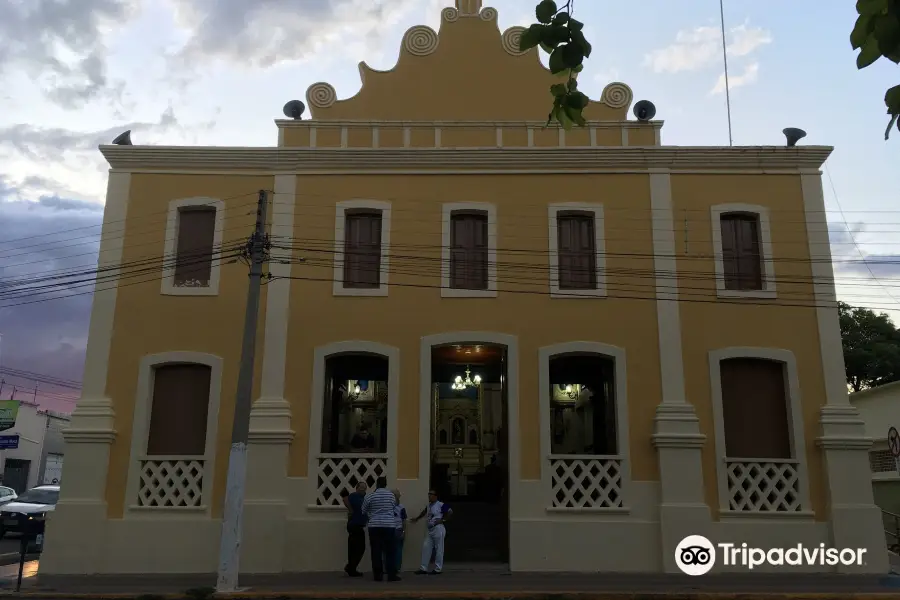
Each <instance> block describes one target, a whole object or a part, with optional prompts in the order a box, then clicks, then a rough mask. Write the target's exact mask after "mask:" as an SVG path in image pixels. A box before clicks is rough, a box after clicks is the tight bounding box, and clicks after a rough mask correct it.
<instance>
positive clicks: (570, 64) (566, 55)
mask: <svg viewBox="0 0 900 600" xmlns="http://www.w3.org/2000/svg"><path fill="white" fill-rule="evenodd" d="M559 49H560V50H561V51H562V57H563V62H565V64H566V68H568V69H574V68H575V67H577V66H578V65H580V64H582V62H584V52H583V51H582V49H581V47H580V46H578V45H577V44H564V45H562V46H560V47H559Z"/></svg>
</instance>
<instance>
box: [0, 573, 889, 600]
mask: <svg viewBox="0 0 900 600" xmlns="http://www.w3.org/2000/svg"><path fill="white" fill-rule="evenodd" d="M4 584H6V585H4V586H3V587H4V588H5V589H6V590H10V589H11V588H10V586H9V582H8V581H7V582H4ZM14 585H15V582H14V581H13V582H12V586H13V587H14ZM214 585H215V576H214V575H212V574H208V575H184V576H152V575H134V576H79V577H53V578H47V577H40V576H38V577H37V578H29V579H28V580H26V582H24V583H23V589H22V592H23V593H22V594H18V595H15V594H11V593H10V592H5V593H4V592H0V597H22V598H30V599H32V600H37V599H38V598H45V599H51V598H53V599H59V600H61V599H63V598H68V599H73V600H74V599H78V598H85V599H87V598H97V599H112V598H117V599H124V598H135V597H137V596H139V595H142V594H159V595H165V596H168V597H173V598H174V597H182V595H183V593H184V591H185V590H187V589H190V588H197V587H212V586H214ZM241 585H242V586H246V588H245V589H244V590H243V591H241V592H240V593H238V594H232V595H229V597H232V598H236V599H237V598H247V599H250V598H253V599H255V600H258V599H261V598H273V599H274V598H284V599H288V598H298V599H299V598H302V599H306V600H314V599H316V600H318V599H321V600H324V599H351V598H352V599H354V600H363V599H366V598H372V599H387V598H392V599H393V598H419V599H430V598H435V599H437V598H441V599H446V600H449V599H452V598H459V599H473V600H475V599H477V600H500V599H511V598H517V599H520V600H548V598H553V599H554V600H569V599H571V600H625V599H635V598H638V597H639V598H641V599H642V600H650V599H652V598H660V599H662V598H667V599H671V598H673V597H678V598H679V599H681V600H693V599H698V600H699V599H701V598H702V599H710V600H712V599H713V598H729V599H735V598H738V597H739V598H740V599H741V600H750V599H751V598H767V599H768V600H776V599H781V598H791V599H792V600H797V599H800V598H816V599H822V598H834V599H835V600H837V599H838V598H840V599H841V600H847V599H853V600H864V599H865V600H868V599H874V598H879V599H880V598H884V599H887V598H892V599H893V598H896V599H898V600H900V577H896V576H869V575H865V576H863V575H836V574H824V575H823V574H795V575H789V574H762V573H759V574H750V575H746V574H734V575H731V574H727V575H706V576H702V577H688V576H686V575H665V574H583V573H578V574H575V573H572V574H568V573H516V574H509V573H501V572H496V571H494V572H478V571H449V572H445V573H444V574H442V575H440V576H428V575H422V576H417V575H414V574H404V576H403V581H400V582H395V583H388V582H375V581H372V580H371V578H359V579H350V578H347V577H346V576H345V575H344V574H343V573H340V574H338V573H294V574H278V575H254V576H250V575H248V576H244V577H242V579H241Z"/></svg>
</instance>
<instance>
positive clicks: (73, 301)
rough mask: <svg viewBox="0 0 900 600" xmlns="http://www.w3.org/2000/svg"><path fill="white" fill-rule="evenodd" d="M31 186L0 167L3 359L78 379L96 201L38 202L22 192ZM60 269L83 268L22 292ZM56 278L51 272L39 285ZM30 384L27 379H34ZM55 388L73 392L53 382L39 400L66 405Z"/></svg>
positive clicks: (93, 260) (98, 210)
mask: <svg viewBox="0 0 900 600" xmlns="http://www.w3.org/2000/svg"><path fill="white" fill-rule="evenodd" d="M32 183H35V181H32ZM37 183H41V182H37ZM32 191H33V190H30V189H26V188H24V187H20V186H18V185H15V184H13V183H11V182H10V180H9V179H8V178H6V177H4V176H2V174H0V333H2V334H3V355H2V361H3V365H5V366H7V367H10V368H15V369H24V370H28V371H34V372H37V373H43V374H47V375H52V376H56V377H62V378H66V379H74V380H80V379H81V370H82V367H83V363H84V351H85V347H86V345H87V333H88V326H89V323H90V311H91V299H92V289H93V288H92V285H90V284H89V283H88V281H89V280H90V277H91V271H92V270H93V269H94V268H95V267H96V264H97V251H98V248H99V233H100V224H101V223H102V219H103V213H102V208H103V207H102V205H99V204H97V203H94V202H89V201H86V200H84V199H79V198H62V197H59V196H49V195H48V196H42V197H41V198H40V199H39V200H38V201H37V202H28V201H26V200H24V199H23V198H24V197H26V196H28V195H30V194H31V192H32ZM23 238H24V239H23ZM10 240H18V241H12V242H11V241H10ZM62 273H69V274H82V275H81V276H78V277H77V278H76V280H85V283H80V284H79V283H74V284H73V285H71V286H68V287H59V288H57V289H50V290H48V291H42V292H41V293H35V292H34V291H31V292H29V291H28V290H27V287H26V286H23V285H22V284H23V283H24V282H33V281H34V278H53V277H58V276H59V275H60V274H62ZM70 281H71V280H70ZM55 283H57V281H53V280H52V279H51V280H48V281H46V282H43V283H41V284H39V285H52V284H55ZM16 284H18V285H16ZM32 285H34V283H32ZM36 300H39V301H37V302H35V301H36ZM13 349H14V351H11V350H13ZM16 383H21V382H16ZM26 383H27V382H26ZM29 385H30V386H31V387H33V383H32V384H29ZM59 394H65V395H72V394H73V392H72V391H71V390H54V391H52V392H51V394H48V395H47V396H46V397H44V398H39V401H40V402H41V403H42V404H45V405H47V406H49V407H52V408H55V409H56V410H63V411H69V410H71V408H72V406H71V402H66V401H63V400H60V399H59V398H58V395H59Z"/></svg>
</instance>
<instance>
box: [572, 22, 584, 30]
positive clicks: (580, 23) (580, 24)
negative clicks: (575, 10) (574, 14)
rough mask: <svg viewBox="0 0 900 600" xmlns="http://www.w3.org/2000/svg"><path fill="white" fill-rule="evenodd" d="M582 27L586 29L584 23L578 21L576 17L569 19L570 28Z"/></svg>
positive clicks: (577, 28)
mask: <svg viewBox="0 0 900 600" xmlns="http://www.w3.org/2000/svg"><path fill="white" fill-rule="evenodd" d="M582 29H584V23H582V22H581V21H576V20H575V19H569V30H571V31H581V30H582Z"/></svg>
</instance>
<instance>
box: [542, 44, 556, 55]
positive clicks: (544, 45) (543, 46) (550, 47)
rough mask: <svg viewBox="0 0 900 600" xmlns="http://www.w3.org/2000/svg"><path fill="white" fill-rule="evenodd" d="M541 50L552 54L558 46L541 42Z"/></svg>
mask: <svg viewBox="0 0 900 600" xmlns="http://www.w3.org/2000/svg"><path fill="white" fill-rule="evenodd" d="M541 50H543V51H544V52H546V53H547V54H552V53H553V51H554V50H556V46H548V45H547V44H545V43H544V42H541Z"/></svg>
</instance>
